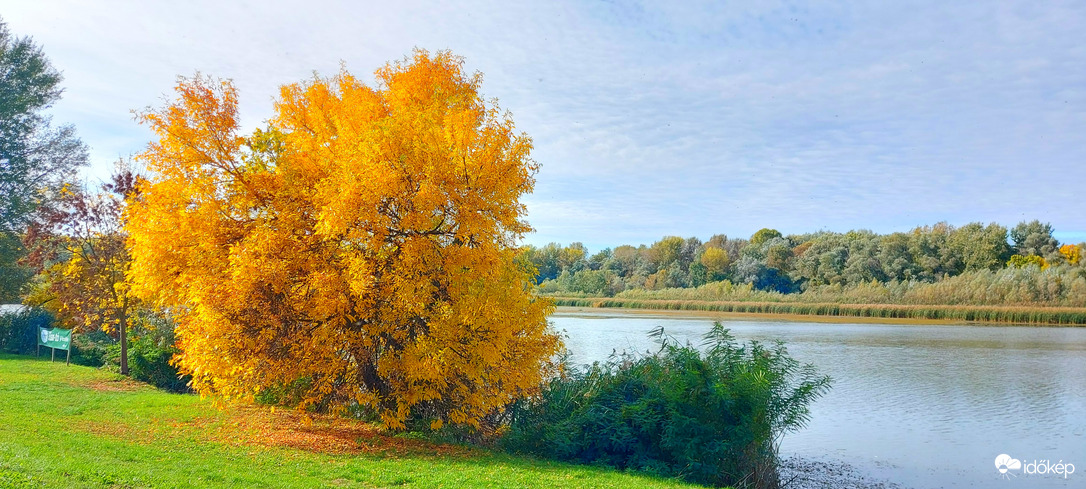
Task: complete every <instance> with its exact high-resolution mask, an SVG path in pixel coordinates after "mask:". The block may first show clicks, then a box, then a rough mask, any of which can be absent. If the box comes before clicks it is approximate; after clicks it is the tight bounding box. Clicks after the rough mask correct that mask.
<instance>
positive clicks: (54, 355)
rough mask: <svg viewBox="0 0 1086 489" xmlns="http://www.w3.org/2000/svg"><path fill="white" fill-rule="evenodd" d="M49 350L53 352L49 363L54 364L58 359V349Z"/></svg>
mask: <svg viewBox="0 0 1086 489" xmlns="http://www.w3.org/2000/svg"><path fill="white" fill-rule="evenodd" d="M49 349H50V350H53V354H52V355H51V356H50V357H49V363H53V360H56V359H57V349H56V348H53V347H51V346H50V347H49Z"/></svg>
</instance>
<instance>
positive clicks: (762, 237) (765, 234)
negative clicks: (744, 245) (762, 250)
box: [750, 228, 782, 246]
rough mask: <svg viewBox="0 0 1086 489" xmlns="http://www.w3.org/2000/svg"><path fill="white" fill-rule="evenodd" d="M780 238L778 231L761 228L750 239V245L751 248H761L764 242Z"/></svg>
mask: <svg viewBox="0 0 1086 489" xmlns="http://www.w3.org/2000/svg"><path fill="white" fill-rule="evenodd" d="M780 237H782V236H781V232H780V231H777V230H776V229H769V228H762V229H759V230H758V231H757V232H755V233H754V235H753V236H751V237H750V244H751V245H752V246H761V245H762V244H763V243H765V242H766V241H769V240H771V239H773V238H780Z"/></svg>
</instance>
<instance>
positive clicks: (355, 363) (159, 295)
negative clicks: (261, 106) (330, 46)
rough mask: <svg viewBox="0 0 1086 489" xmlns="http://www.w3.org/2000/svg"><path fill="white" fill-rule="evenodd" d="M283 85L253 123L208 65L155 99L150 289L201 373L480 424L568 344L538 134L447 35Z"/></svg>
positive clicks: (145, 229) (387, 412)
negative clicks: (520, 252)
mask: <svg viewBox="0 0 1086 489" xmlns="http://www.w3.org/2000/svg"><path fill="white" fill-rule="evenodd" d="M376 76H377V84H376V86H374V87H369V86H366V85H365V84H363V83H361V82H360V81H359V80H357V79H356V78H355V77H354V76H352V75H351V74H350V73H348V72H347V71H341V72H340V73H339V74H338V75H337V76H335V77H333V78H331V79H316V80H312V81H309V82H305V83H297V84H292V85H286V86H283V87H282V88H281V90H280V96H279V99H278V100H277V101H276V103H275V116H274V117H273V118H272V120H271V121H270V127H269V128H268V129H267V130H265V131H257V132H255V133H254V134H253V135H252V136H250V137H240V136H238V135H237V132H238V122H237V92H236V90H235V89H234V87H233V85H232V84H230V83H229V82H213V81H212V80H210V79H207V78H202V77H197V78H195V79H192V80H183V81H181V82H180V83H179V84H178V86H177V87H176V90H177V93H178V95H179V98H178V99H177V100H176V101H175V102H174V103H173V104H171V105H169V106H167V107H165V108H163V109H161V110H159V111H156V112H151V113H149V114H146V115H144V116H143V121H144V122H145V123H146V124H148V125H149V126H150V127H151V128H152V129H153V130H154V132H155V133H156V134H157V136H158V138H159V140H158V141H157V142H156V143H153V144H151V145H149V147H148V149H147V150H146V151H145V152H144V153H143V154H142V155H140V157H139V158H140V159H141V160H142V161H143V162H144V163H145V164H146V165H147V166H148V168H149V169H150V170H151V171H152V172H153V173H154V175H155V176H154V177H153V178H152V179H150V180H149V181H148V182H146V183H145V184H144V185H143V188H142V189H141V190H142V192H143V193H142V198H141V199H140V201H139V202H136V203H134V204H133V205H131V206H130V208H129V213H128V230H129V233H130V241H129V243H130V247H131V250H132V257H133V266H132V271H131V274H130V278H131V280H132V282H133V292H135V293H136V294H138V295H139V296H141V297H144V298H146V299H147V300H150V301H154V303H155V304H157V305H158V306H159V307H162V308H166V309H167V310H169V311H171V312H172V313H173V314H174V315H175V316H176V319H177V320H178V326H177V335H178V338H179V347H180V348H181V354H180V355H179V356H178V357H177V359H176V362H177V365H178V366H179V367H180V369H181V370H182V371H183V372H185V373H188V374H191V375H192V377H193V387H195V388H196V389H197V390H198V391H200V392H201V393H205V394H215V395H219V396H222V397H224V398H240V399H252V398H253V397H254V396H255V395H256V394H258V393H260V392H261V391H264V390H267V389H281V388H288V387H289V389H293V394H295V395H298V399H300V406H299V407H300V408H320V409H327V410H330V411H338V410H343V409H347V408H351V407H352V406H355V405H361V406H366V407H369V408H371V409H373V410H375V411H376V412H377V413H378V414H379V415H380V417H381V419H382V420H383V421H384V423H385V424H386V425H387V426H389V427H392V428H402V427H404V423H405V421H407V420H408V419H409V418H411V419H430V420H432V421H431V423H432V424H431V425H432V426H441V425H442V424H443V423H453V424H460V425H469V426H475V427H478V426H480V423H481V422H482V421H483V419H484V417H486V416H488V415H491V414H493V413H494V412H495V411H496V410H499V409H501V408H503V407H504V406H507V405H508V404H509V403H510V402H512V401H513V400H514V399H515V398H517V397H518V396H521V395H524V394H525V393H528V392H531V391H532V390H534V389H536V388H537V386H538V385H539V383H540V380H541V377H542V376H543V375H547V374H548V369H550V368H552V365H551V364H550V359H551V358H552V357H553V356H554V354H555V353H556V352H557V351H558V349H559V348H560V346H561V345H560V342H559V339H558V337H557V336H556V335H555V334H553V333H552V332H550V331H549V330H548V327H547V322H546V316H547V314H549V313H550V311H551V310H552V309H553V305H552V304H551V303H550V302H549V301H545V300H540V299H537V298H534V296H533V294H532V293H531V288H530V282H529V279H530V277H529V276H528V274H527V273H526V272H525V271H524V270H523V269H522V268H518V267H517V266H516V264H515V262H514V258H515V255H516V248H515V245H516V242H517V241H518V240H519V239H520V237H521V236H522V235H523V233H525V232H527V231H529V230H530V228H529V227H528V224H527V223H526V222H524V221H523V219H522V217H523V215H524V212H525V209H524V206H523V205H522V204H521V203H520V202H519V198H520V196H521V195H522V194H524V193H527V192H531V190H532V188H533V185H534V174H535V172H536V171H537V166H536V164H535V163H534V162H533V161H532V160H531V159H530V156H529V151H530V150H531V146H532V145H531V140H530V139H529V138H528V137H527V136H526V135H524V134H517V133H515V132H514V126H513V122H512V120H511V119H510V117H509V115H508V114H504V113H502V112H500V111H499V109H498V108H497V107H496V106H493V105H490V106H488V105H487V104H486V103H485V102H484V100H483V99H482V97H481V96H480V95H479V93H478V88H479V84H480V81H481V76H480V75H478V74H475V75H467V74H465V73H464V72H463V71H462V67H461V59H460V58H458V57H455V56H453V55H451V54H449V53H447V52H441V53H437V54H436V55H433V56H431V55H430V54H428V53H426V52H425V51H417V52H416V53H415V54H414V55H413V57H411V58H409V59H405V60H404V61H402V62H398V63H392V64H389V65H386V66H385V67H383V68H381V69H379V70H377V72H376Z"/></svg>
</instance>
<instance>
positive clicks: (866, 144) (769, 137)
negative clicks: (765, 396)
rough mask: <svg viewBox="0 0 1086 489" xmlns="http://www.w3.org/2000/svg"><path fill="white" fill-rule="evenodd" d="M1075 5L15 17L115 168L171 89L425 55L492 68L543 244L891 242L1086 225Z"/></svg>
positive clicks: (1081, 51) (265, 83)
mask: <svg viewBox="0 0 1086 489" xmlns="http://www.w3.org/2000/svg"><path fill="white" fill-rule="evenodd" d="M1083 7H1086V5H1084V4H1083V3H1082V2H1044V3H1043V4H1038V3H1036V2H1025V1H1010V2H1000V3H998V4H973V3H968V2H964V3H963V2H935V1H916V2H891V3H887V2H876V1H873V2H756V3H746V4H744V3H740V4H739V5H738V6H734V5H726V4H724V3H722V2H704V3H690V2H651V3H650V2H646V3H637V2H621V1H617V2H593V3H588V2H539V3H535V4H532V5H524V4H519V5H518V4H515V3H514V2H488V1H476V2H457V3H455V4H453V3H448V4H443V3H433V2H407V3H399V2H397V3H396V4H395V5H392V4H391V3H387V4H383V5H381V6H372V5H370V6H366V5H358V4H356V3H355V2H311V3H310V4H307V5H306V7H305V8H304V9H300V8H297V7H295V6H293V5H291V4H290V3H287V2H282V3H278V2H261V3H259V4H256V3H254V4H245V3H235V4H229V5H226V6H223V5H220V4H219V2H210V1H200V2H189V3H185V4H184V6H183V7H182V6H180V4H176V3H172V2H141V3H132V2H115V3H111V2H105V3H104V4H103V3H101V2H96V3H94V4H93V5H90V4H87V3H83V2H71V3H51V2H15V3H13V4H12V5H5V6H4V8H3V15H4V18H5V20H6V21H7V22H8V23H9V24H10V28H11V29H12V30H13V31H14V32H17V33H20V34H29V35H33V36H34V37H35V38H36V39H37V40H38V41H39V42H40V43H41V44H43V45H44V47H45V50H46V53H47V54H48V55H49V56H50V57H51V58H52V59H53V61H54V63H55V64H56V65H57V66H58V67H59V68H61V69H62V70H63V71H64V73H65V76H66V81H65V85H66V87H67V92H66V94H65V98H64V100H63V101H62V102H61V103H60V104H58V106H57V107H56V110H55V113H56V118H57V119H58V120H59V121H69V122H73V123H75V124H76V125H77V127H78V128H79V130H80V133H81V134H82V135H83V137H84V138H85V139H86V140H87V142H88V143H90V144H91V145H92V146H93V148H94V154H93V157H94V160H95V165H96V167H97V168H98V170H97V171H98V172H99V174H104V173H105V171H107V169H108V168H109V163H111V162H112V161H113V160H115V159H116V158H117V157H118V156H123V155H127V154H129V153H131V152H134V151H138V150H139V149H140V147H142V145H143V144H145V143H146V141H147V138H148V134H147V133H146V131H144V130H143V129H141V128H139V127H138V126H136V125H135V124H134V123H133V122H132V120H131V115H130V114H129V110H130V109H134V108H137V109H138V108H141V107H144V106H147V105H151V104H157V103H158V102H159V100H160V97H161V94H163V93H165V92H167V91H168V90H169V88H170V87H171V86H172V84H173V83H174V80H175V77H176V76H177V75H179V74H182V75H187V74H191V73H192V72H193V71H195V70H201V71H203V72H205V73H209V74H213V75H217V76H223V77H230V78H233V79H234V80H235V81H236V82H237V84H238V86H239V88H240V89H241V92H242V104H243V116H244V121H245V124H246V125H247V126H250V127H255V126H257V125H259V124H260V123H261V121H262V120H263V119H264V118H265V117H267V116H268V115H270V103H269V102H270V100H271V99H272V98H273V97H274V95H275V93H276V87H277V86H278V85H279V84H281V83H286V82H291V81H295V80H298V79H301V78H305V77H308V76H311V75H312V73H313V71H314V70H317V71H320V72H322V73H325V74H328V73H333V72H335V71H336V70H337V69H338V66H339V63H340V62H341V61H343V62H344V63H345V64H346V65H347V66H348V68H349V69H351V70H352V71H354V72H355V73H357V74H364V73H366V72H368V71H370V70H372V69H374V68H376V67H377V66H379V65H381V64H383V63H384V62H386V61H388V60H392V59H398V58H400V57H402V56H403V55H405V54H407V53H408V52H410V50H411V48H412V47H414V46H419V47H424V48H428V49H432V50H436V49H445V48H449V49H452V50H454V51H455V52H457V53H458V54H462V55H464V56H466V57H467V61H468V67H469V68H470V69H477V70H480V71H482V72H483V73H485V82H484V90H485V93H486V95H487V96H493V97H498V98H500V99H501V104H502V106H503V107H504V108H507V109H510V110H511V111H512V112H513V114H514V118H515V120H516V121H517V123H518V126H519V127H520V128H521V129H523V130H525V131H527V132H528V133H529V134H530V135H531V136H533V138H534V139H535V143H536V151H535V158H536V160H538V161H539V162H540V163H542V165H543V170H542V172H541V173H540V174H539V175H538V184H537V189H536V193H535V194H534V195H533V196H531V198H530V199H528V207H529V211H530V213H531V214H530V216H529V219H530V222H531V223H532V225H533V226H534V227H535V228H536V229H537V232H536V233H535V234H534V235H533V236H531V237H530V238H529V239H530V241H532V242H536V243H545V242H547V241H552V240H553V241H561V242H570V241H583V242H585V243H586V244H588V245H589V246H591V247H595V248H598V247H602V246H613V245H616V244H620V243H625V242H650V241H652V240H655V239H657V238H658V237H660V236H662V235H665V234H679V235H684V236H690V235H698V236H702V237H707V236H708V235H710V234H713V233H718V232H724V233H728V234H732V235H748V234H750V233H751V232H753V231H754V230H756V229H757V228H760V227H763V226H773V227H777V228H779V229H781V230H782V231H785V232H801V231H809V230H815V229H820V228H827V229H835V230H845V229H851V228H870V229H874V230H878V231H891V230H901V229H907V228H909V227H911V226H914V225H919V224H927V223H932V222H936V221H939V220H948V221H950V222H952V223H957V224H962V223H965V222H969V221H973V220H979V221H985V222H987V221H998V222H1002V223H1004V224H1009V225H1013V224H1014V223H1015V222H1017V221H1018V220H1020V219H1027V218H1028V219H1032V218H1041V219H1044V220H1047V221H1051V222H1052V223H1053V225H1054V226H1055V227H1056V228H1057V229H1059V230H1063V231H1065V232H1066V233H1070V234H1068V236H1071V235H1073V234H1074V233H1082V232H1084V230H1086V213H1084V212H1083V211H1082V204H1081V202H1082V201H1083V199H1082V191H1081V187H1082V183H1083V177H1082V171H1081V169H1080V166H1081V164H1082V161H1083V159H1084V156H1086V45H1084V44H1083V43H1081V42H1079V41H1078V39H1079V38H1080V37H1081V31H1082V30H1083V28H1084V27H1086V8H1083Z"/></svg>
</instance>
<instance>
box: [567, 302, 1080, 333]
mask: <svg viewBox="0 0 1086 489" xmlns="http://www.w3.org/2000/svg"><path fill="white" fill-rule="evenodd" d="M548 298H549V299H551V300H553V301H554V302H555V304H556V305H558V306H564V307H581V308H619V309H642V310H653V311H699V312H713V313H723V314H729V315H730V314H738V315H744V316H747V317H759V316H760V317H775V318H788V317H795V318H802V319H804V320H813V319H815V318H850V319H852V318H854V319H860V320H868V321H872V320H873V321H874V322H883V321H884V320H885V321H887V322H903V321H904V322H912V321H917V320H920V321H937V322H939V323H945V324H952V323H993V324H1021V325H1034V326H1086V308H1075V307H1035V306H946V305H903V304H835V303H799V302H737V301H733V302H729V301H699V300H652V299H616V298H611V297H560V296H549V297H548Z"/></svg>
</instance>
